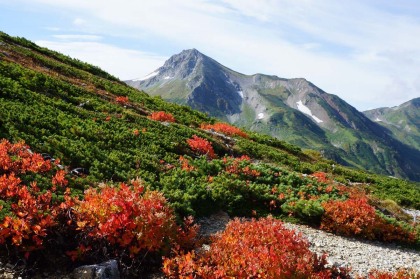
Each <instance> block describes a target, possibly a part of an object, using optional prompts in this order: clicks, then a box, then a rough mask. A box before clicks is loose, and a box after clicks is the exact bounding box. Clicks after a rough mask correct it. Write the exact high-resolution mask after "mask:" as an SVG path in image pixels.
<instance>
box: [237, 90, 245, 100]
mask: <svg viewBox="0 0 420 279" xmlns="http://www.w3.org/2000/svg"><path fill="white" fill-rule="evenodd" d="M238 94H239V96H241V98H242V99H243V98H244V92H243V91H242V90H239V91H238Z"/></svg>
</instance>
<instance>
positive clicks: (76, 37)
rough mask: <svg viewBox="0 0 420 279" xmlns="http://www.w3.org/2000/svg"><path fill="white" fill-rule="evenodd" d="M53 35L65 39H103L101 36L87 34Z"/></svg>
mask: <svg viewBox="0 0 420 279" xmlns="http://www.w3.org/2000/svg"><path fill="white" fill-rule="evenodd" d="M53 37H54V38H57V39H60V40H65V41H99V40H101V39H102V37H101V36H97V35H85V34H65V35H53Z"/></svg>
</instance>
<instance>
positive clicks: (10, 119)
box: [0, 32, 420, 278]
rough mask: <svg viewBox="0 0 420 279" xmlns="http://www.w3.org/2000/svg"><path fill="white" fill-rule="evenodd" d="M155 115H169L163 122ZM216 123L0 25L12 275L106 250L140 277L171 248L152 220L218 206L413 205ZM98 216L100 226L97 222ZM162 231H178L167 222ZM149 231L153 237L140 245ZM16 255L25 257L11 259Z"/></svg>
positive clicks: (417, 201) (233, 210) (285, 209)
mask: <svg viewBox="0 0 420 279" xmlns="http://www.w3.org/2000/svg"><path fill="white" fill-rule="evenodd" d="M165 115H166V116H168V115H172V116H173V118H172V119H171V118H169V117H167V118H165V119H166V120H168V121H164V120H163V119H162V118H164V117H162V116H165ZM159 117H161V118H159ZM172 120H173V121H174V122H171V121H172ZM204 124H205V125H204ZM217 124H221V123H217V122H216V121H215V119H213V118H210V117H208V116H206V115H205V114H203V113H200V112H197V111H194V110H192V109H191V108H189V107H186V106H180V105H176V104H171V103H167V102H165V101H163V100H162V99H161V98H155V97H150V96H149V95H147V94H146V93H144V92H142V91H138V90H136V89H134V88H131V87H129V86H127V85H126V84H125V83H123V82H121V81H119V80H118V79H116V78H115V77H112V76H110V75H109V74H107V73H105V72H104V71H102V70H100V69H99V68H97V67H94V66H92V65H89V64H86V63H83V62H81V61H78V60H75V59H71V58H69V57H67V56H64V55H62V54H60V53H57V52H53V51H50V50H48V49H45V48H41V47H39V46H37V45H35V44H33V43H31V42H29V41H27V40H25V39H23V38H13V37H10V36H8V35H7V34H4V33H1V32H0V232H1V233H0V261H1V262H2V263H10V264H9V266H16V267H18V269H19V273H18V275H17V276H20V277H23V278H34V277H35V278H37V277H46V276H47V277H50V276H48V275H46V274H51V273H48V272H47V273H46V272H45V271H51V269H52V271H53V272H52V273H55V272H56V271H57V270H59V271H61V272H69V269H72V268H74V267H75V266H77V265H80V264H91V263H98V262H101V261H103V260H109V259H117V260H118V261H119V263H120V264H119V266H120V267H124V268H123V269H122V271H123V272H124V273H123V277H124V278H139V277H142V276H145V273H147V271H150V270H161V269H162V266H161V264H160V261H159V259H161V257H162V255H165V256H170V255H169V254H168V253H169V251H170V250H171V249H169V248H170V246H168V245H171V243H170V242H171V241H170V238H168V235H166V234H164V235H162V234H160V233H159V228H162V227H163V226H164V224H165V223H166V221H167V220H172V221H174V222H175V216H172V215H175V214H176V216H177V217H179V219H178V221H180V220H182V219H183V218H182V217H185V216H187V215H195V216H197V217H200V216H203V215H209V214H211V213H212V212H215V211H216V212H217V211H219V210H223V211H225V212H227V213H228V214H229V215H230V216H231V217H235V216H247V217H251V216H252V217H258V218H259V217H264V216H266V215H268V214H271V215H273V216H275V217H276V218H282V219H284V220H287V219H288V218H292V219H293V220H294V221H298V222H301V223H306V224H312V225H314V226H319V225H320V222H321V219H322V216H323V214H324V212H325V210H324V208H323V204H324V203H325V202H334V203H335V202H338V203H342V202H347V201H350V202H354V201H352V199H348V197H349V196H351V195H353V194H355V193H357V194H360V195H362V196H363V198H361V199H360V200H361V202H362V204H364V206H365V207H368V208H369V209H370V213H369V214H370V215H372V214H375V216H376V213H375V209H374V208H373V207H372V206H371V205H369V204H367V200H368V199H369V202H370V203H372V204H373V205H375V206H376V207H377V208H378V209H379V210H381V211H382V212H384V213H385V214H388V215H390V213H389V212H391V213H392V214H395V216H397V217H398V220H399V221H401V222H409V221H411V220H412V219H411V218H410V217H409V216H407V215H405V214H403V213H402V210H401V208H400V206H407V207H410V208H417V209H420V191H419V189H420V185H419V184H418V183H414V182H410V181H407V180H402V179H393V178H389V177H386V176H381V175H376V174H372V173H368V172H365V171H359V170H354V169H350V168H347V167H343V166H341V165H338V164H336V163H335V162H333V161H329V160H326V159H324V158H320V157H319V156H317V153H315V152H312V151H305V152H304V151H302V150H301V149H300V148H299V147H296V146H293V145H290V144H288V143H286V142H284V141H281V140H278V139H276V138H272V137H270V136H266V135H261V134H258V133H253V132H250V131H241V133H236V134H235V133H232V132H234V131H237V130H236V129H235V127H232V126H229V125H227V126H226V125H223V124H222V125H219V126H217ZM204 126H206V127H204ZM201 127H203V128H201ZM216 127H218V128H220V127H224V129H221V130H220V129H219V130H217V131H216ZM21 140H24V141H25V142H26V143H27V144H28V145H29V146H25V145H23V144H22V143H18V142H19V141H21ZM13 143H16V144H13ZM210 151H211V152H210ZM42 153H48V154H42ZM58 159H60V160H61V161H60V163H58ZM53 161H54V162H53ZM355 184H357V185H358V186H357V187H355V186H354V185H355ZM143 186H144V188H143ZM66 187H68V188H66ZM85 190H86V191H85ZM364 190H366V193H369V196H367V195H366V193H365V192H364ZM151 192H153V194H152V193H151ZM74 197H77V198H78V199H79V200H78V201H77V200H73V199H72V198H74ZM153 197H154V201H156V198H158V199H159V200H160V202H159V203H156V202H152V201H153ZM383 199H388V201H386V202H385V201H383ZM346 200H347V201H346ZM390 200H391V201H390ZM394 201H395V202H394ZM83 204H84V205H90V206H88V207H89V208H90V209H88V208H85V209H86V210H87V211H85V210H84V209H83V208H81V206H82V205H83ZM387 205H391V206H387ZM138 207H141V208H142V210H141V211H140V212H143V213H144V214H145V215H144V218H142V216H143V215H142V214H141V215H139V214H138V212H139V211H138V210H137V209H138ZM365 207H363V208H365ZM136 208H137V209H136ZM391 208H392V210H391ZM134 209H136V210H134ZM162 209H165V211H166V209H168V210H169V211H170V212H172V210H173V213H174V214H170V215H167V214H163V215H162V214H161V213H162V212H161V210H162ZM349 209H350V210H352V209H353V207H349ZM359 210H360V208H359ZM387 210H391V211H387ZM352 211H354V210H352ZM345 212H346V211H344V213H345ZM85 213H86V214H87V215H85ZM89 215H90V216H91V217H92V218H93V219H91V220H90V221H87V219H83V216H89ZM395 216H394V217H395ZM80 218H82V219H80ZM377 218H381V219H380V220H383V221H385V219H384V217H382V215H381V216H380V215H377ZM98 219H103V221H104V222H105V223H106V225H98V226H97V227H96V225H95V224H94V223H96V224H97V222H96V221H97V220H98ZM153 220H156V222H155V221H153ZM188 220H191V219H188ZM188 220H186V222H188ZM392 220H394V219H392ZM351 221H352V220H351ZM394 221H395V220H394ZM387 222H388V221H387ZM127 223H128V224H129V225H130V226H128V225H127ZM333 223H334V222H333ZM102 224H104V223H102ZM395 224H397V223H395ZM133 225H134V226H133ZM397 225H398V224H397ZM405 225H406V226H408V224H405ZM398 226H399V225H398ZM127 228H130V229H127ZM386 228H387V229H388V228H390V224H388V225H387V227H386ZM97 229H99V230H102V229H103V230H105V232H106V234H105V235H104V234H103V231H102V232H101V231H97ZM110 229H111V230H110ZM139 229H140V230H139ZM167 229H168V230H170V231H169V232H167V233H168V234H169V235H177V236H181V237H182V238H184V237H183V236H184V235H185V234H184V233H182V232H181V231H180V230H178V228H177V227H176V226H175V227H174V226H171V227H169V228H165V231H166V230H167ZM95 231H96V233H94V232H95ZM375 231H378V232H379V235H378V236H379V237H381V236H380V235H381V230H380V229H377V230H375ZM143 232H144V233H143ZM180 232H181V233H180ZM126 233H127V234H126ZM388 234H389V230H387V235H388ZM127 235H128V237H127ZM130 235H132V237H131V236H130ZM359 235H360V234H359ZM395 237H397V239H398V237H404V234H401V230H400V231H398V235H397V234H396V235H395ZM115 239H117V241H116V240H115ZM151 239H152V242H155V241H153V239H154V240H156V241H158V242H159V243H161V244H162V245H163V246H161V247H162V248H156V250H154V249H151V248H145V247H147V246H143V244H141V243H140V242H145V243H146V242H147V243H149V242H150V241H151ZM166 240H168V241H166ZM402 240H403V241H404V239H402ZM120 241H121V242H120ZM133 241H134V244H135V243H140V244H138V245H135V246H133V245H132V244H133ZM127 245H129V246H127ZM200 245H201V244H200ZM91 247H92V250H90V249H91ZM66 255H67V256H66ZM80 257H81V258H80ZM23 258H25V261H24V265H21V264H16V265H15V263H21V262H22V259H23ZM74 260H75V261H74ZM34 272H36V273H37V274H34ZM38 273H39V274H42V275H40V276H37V275H38ZM130 275H131V276H130ZM7 276H9V277H10V275H7ZM0 277H1V275H0ZM57 277H58V276H57ZM76 277H77V276H76Z"/></svg>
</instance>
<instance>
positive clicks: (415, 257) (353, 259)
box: [285, 224, 420, 275]
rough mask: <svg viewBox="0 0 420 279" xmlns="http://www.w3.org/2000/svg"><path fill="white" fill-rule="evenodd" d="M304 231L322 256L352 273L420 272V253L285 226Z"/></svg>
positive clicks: (292, 225) (305, 228)
mask: <svg viewBox="0 0 420 279" xmlns="http://www.w3.org/2000/svg"><path fill="white" fill-rule="evenodd" d="M285 225H286V227H287V228H290V229H294V230H296V231H299V232H301V233H302V234H303V235H304V236H305V237H306V238H307V239H308V241H309V242H310V243H311V247H310V249H311V250H312V251H314V252H316V253H318V254H322V253H327V254H328V262H329V263H330V264H332V265H338V266H351V267H352V274H353V275H356V274H361V275H366V274H367V272H368V271H369V270H371V269H379V270H385V271H394V270H397V269H398V268H415V269H417V270H420V252H418V251H415V250H410V249H407V248H401V247H399V246H397V245H395V244H384V243H379V242H373V241H362V240H357V239H354V238H346V237H341V236H336V235H334V234H331V233H327V232H324V231H321V230H317V229H313V228H310V227H308V226H304V225H295V224H285Z"/></svg>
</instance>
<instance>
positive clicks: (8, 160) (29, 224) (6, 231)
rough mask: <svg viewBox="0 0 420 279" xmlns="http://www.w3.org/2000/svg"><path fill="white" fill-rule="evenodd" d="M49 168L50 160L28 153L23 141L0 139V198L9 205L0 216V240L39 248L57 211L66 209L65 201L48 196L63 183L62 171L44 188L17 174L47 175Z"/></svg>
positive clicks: (23, 247)
mask: <svg viewBox="0 0 420 279" xmlns="http://www.w3.org/2000/svg"><path fill="white" fill-rule="evenodd" d="M50 170H51V163H50V161H46V160H44V159H43V158H42V156H41V155H40V154H37V153H32V151H30V150H29V147H28V146H26V145H25V144H24V143H23V142H21V143H16V144H12V143H10V142H9V141H7V140H2V141H1V142H0V174H1V175H2V176H1V177H0V199H1V200H2V201H3V202H5V203H6V204H9V205H10V209H9V210H7V211H6V212H2V215H3V216H4V217H3V219H0V244H5V243H11V244H12V245H13V246H16V247H17V248H18V250H19V251H23V252H27V253H28V252H30V251H34V250H38V249H41V248H43V241H44V239H45V237H46V236H47V235H48V232H49V230H50V229H51V228H53V227H55V226H56V225H57V224H56V219H57V217H58V215H59V214H60V212H61V211H62V210H64V209H67V206H66V205H65V203H60V202H59V201H57V200H53V199H52V194H53V192H55V191H56V185H58V186H60V187H64V186H66V185H67V180H66V179H65V175H66V173H65V172H64V171H62V170H59V171H58V172H57V173H56V174H55V175H54V176H52V177H51V186H50V189H49V190H46V191H41V190H40V188H39V187H38V185H37V182H36V181H33V182H31V183H30V185H29V186H27V185H23V184H22V181H21V179H20V178H19V175H20V174H22V173H28V172H31V173H42V174H44V175H46V176H48V175H49V176H51V174H50ZM69 194H70V192H69V191H68V190H66V191H65V192H64V197H65V199H66V200H67V199H68V198H69ZM1 210H2V208H0V212H1ZM26 256H28V254H26Z"/></svg>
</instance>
